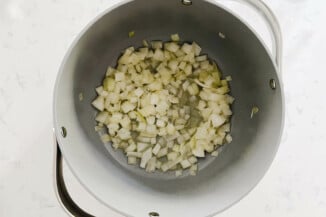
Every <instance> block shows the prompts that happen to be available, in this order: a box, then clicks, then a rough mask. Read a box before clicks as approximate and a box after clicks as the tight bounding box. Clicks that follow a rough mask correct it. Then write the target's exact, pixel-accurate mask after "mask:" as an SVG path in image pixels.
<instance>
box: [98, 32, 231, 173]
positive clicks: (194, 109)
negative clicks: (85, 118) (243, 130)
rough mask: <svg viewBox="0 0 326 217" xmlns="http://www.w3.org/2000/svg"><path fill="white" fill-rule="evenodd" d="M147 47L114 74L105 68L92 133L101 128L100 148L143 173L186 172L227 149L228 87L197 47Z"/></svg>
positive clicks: (128, 56) (123, 60)
mask: <svg viewBox="0 0 326 217" xmlns="http://www.w3.org/2000/svg"><path fill="white" fill-rule="evenodd" d="M171 39H172V41H171V42H166V43H163V42H162V41H152V42H151V43H148V42H147V41H144V47H142V48H139V49H137V50H136V49H135V48H134V47H129V48H127V49H126V50H125V51H124V53H123V54H122V56H121V57H120V58H119V60H118V64H117V67H116V68H112V67H109V68H108V70H107V72H106V77H105V79H104V80H103V84H102V86H100V87H98V88H96V92H97V94H98V97H97V98H96V99H95V100H94V101H93V102H92V105H93V106H94V107H95V108H96V109H97V110H99V112H98V114H97V116H96V121H97V122H98V126H96V130H99V129H101V128H102V127H104V126H106V128H107V129H108V131H107V132H108V133H107V134H104V135H102V136H101V137H102V141H103V142H112V145H113V147H114V148H115V149H122V150H123V151H124V153H125V154H126V156H127V159H128V163H129V164H134V165H139V166H140V167H141V168H144V169H145V170H146V171H147V172H154V171H155V170H161V171H163V172H166V171H170V170H175V171H176V175H177V176H180V175H182V171H183V170H185V169H188V168H189V169H190V174H191V175H195V174H196V172H197V162H198V158H204V157H205V156H206V155H207V154H208V153H210V154H211V155H212V156H217V155H218V151H217V148H218V147H219V146H221V145H223V144H225V143H230V142H231V141H232V137H231V135H230V123H229V120H230V116H231V115H232V111H231V109H230V105H231V104H232V102H233V101H234V98H233V97H232V96H230V95H228V94H227V93H228V92H229V91H230V89H229V86H228V81H231V80H232V79H231V77H230V76H228V77H227V78H226V79H222V77H221V73H220V71H219V69H218V67H217V65H216V64H215V63H214V62H212V61H210V60H209V59H208V57H207V55H202V54H201V47H200V46H199V45H198V44H196V43H195V42H193V43H192V44H188V43H183V44H181V43H180V42H179V35H178V34H174V35H171Z"/></svg>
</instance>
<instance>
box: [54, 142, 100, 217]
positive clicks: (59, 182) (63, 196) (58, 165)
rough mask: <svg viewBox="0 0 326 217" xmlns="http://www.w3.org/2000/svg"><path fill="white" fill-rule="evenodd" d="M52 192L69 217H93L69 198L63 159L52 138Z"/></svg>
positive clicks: (57, 145)
mask: <svg viewBox="0 0 326 217" xmlns="http://www.w3.org/2000/svg"><path fill="white" fill-rule="evenodd" d="M54 140H55V141H54V164H53V169H54V190H55V194H56V196H57V199H58V201H59V203H60V205H61V206H62V207H63V209H64V210H65V211H66V213H67V214H68V215H69V216H71V217H94V216H93V215H90V214H88V213H87V212H85V211H84V210H83V209H81V208H80V207H79V206H78V205H77V204H76V203H75V202H74V201H73V199H72V198H71V197H70V195H69V192H68V190H67V187H66V185H65V181H64V178H63V167H62V163H63V158H62V154H61V150H60V147H59V144H58V141H57V139H56V138H54Z"/></svg>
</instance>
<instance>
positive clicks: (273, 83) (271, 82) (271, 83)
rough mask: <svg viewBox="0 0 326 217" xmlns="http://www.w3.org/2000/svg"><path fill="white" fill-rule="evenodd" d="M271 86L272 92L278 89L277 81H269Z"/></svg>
mask: <svg viewBox="0 0 326 217" xmlns="http://www.w3.org/2000/svg"><path fill="white" fill-rule="evenodd" d="M269 86H270V87H271V88H272V90H275V89H276V81H275V79H271V80H269Z"/></svg>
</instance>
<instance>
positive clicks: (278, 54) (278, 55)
mask: <svg viewBox="0 0 326 217" xmlns="http://www.w3.org/2000/svg"><path fill="white" fill-rule="evenodd" d="M232 1H237V2H239V3H243V4H247V5H249V6H251V7H252V8H254V9H255V10H256V11H257V12H258V13H259V14H260V15H261V16H262V18H263V19H264V20H265V22H266V24H267V26H268V29H269V32H270V34H271V38H272V55H273V57H274V59H275V64H276V66H277V67H278V71H279V72H280V73H282V49H283V42H282V31H281V27H280V24H279V22H278V20H277V18H276V16H275V14H274V13H273V11H272V10H271V9H270V8H269V7H268V6H267V5H266V4H265V3H264V2H263V1H262V0H232Z"/></svg>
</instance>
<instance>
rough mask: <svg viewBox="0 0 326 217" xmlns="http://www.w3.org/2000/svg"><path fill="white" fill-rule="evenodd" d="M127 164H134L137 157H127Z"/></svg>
mask: <svg viewBox="0 0 326 217" xmlns="http://www.w3.org/2000/svg"><path fill="white" fill-rule="evenodd" d="M128 164H130V165H136V164H137V158H136V157H132V156H130V157H128Z"/></svg>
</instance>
